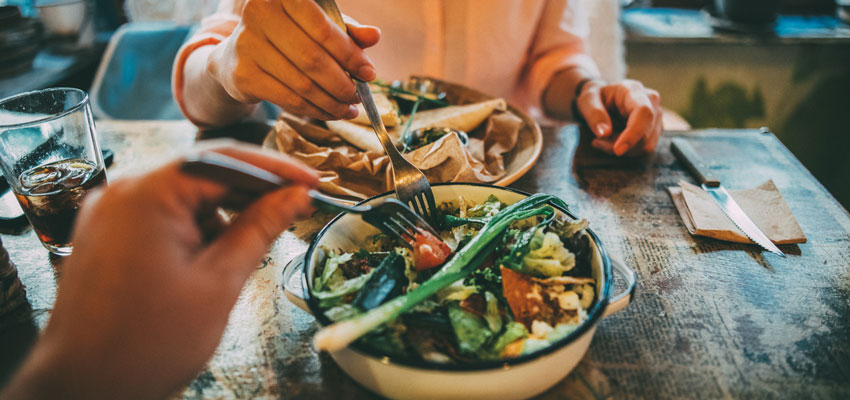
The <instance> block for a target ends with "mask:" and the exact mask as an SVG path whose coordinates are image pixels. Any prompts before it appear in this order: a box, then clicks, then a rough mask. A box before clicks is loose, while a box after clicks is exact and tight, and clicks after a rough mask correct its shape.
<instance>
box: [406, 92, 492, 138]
mask: <svg viewBox="0 0 850 400" xmlns="http://www.w3.org/2000/svg"><path fill="white" fill-rule="evenodd" d="M506 108H507V105H506V104H505V100H504V99H492V100H487V101H482V102H480V103H472V104H467V105H464V106H448V107H443V108H437V109H434V110H427V111H422V112H418V113H416V115H415V116H414V117H413V123H412V124H411V130H416V129H421V128H450V129H457V130H461V131H464V132H470V131H472V130H473V129H475V128H476V127H478V125H481V123H482V122H484V120H486V119H487V117H489V116H490V114H492V113H493V111H496V110H498V111H504V110H505V109H506Z"/></svg>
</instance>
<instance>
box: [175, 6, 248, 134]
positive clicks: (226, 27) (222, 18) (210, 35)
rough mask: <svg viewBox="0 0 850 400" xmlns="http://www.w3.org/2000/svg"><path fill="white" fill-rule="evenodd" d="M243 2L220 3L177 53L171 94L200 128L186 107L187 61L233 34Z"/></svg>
mask: <svg viewBox="0 0 850 400" xmlns="http://www.w3.org/2000/svg"><path fill="white" fill-rule="evenodd" d="M242 3H243V2H242V0H222V1H221V2H220V3H219V7H218V10H217V11H216V13H215V14H213V15H210V16H208V17H206V18H204V20H203V21H201V27H200V29H198V31H197V32H195V34H194V35H192V37H191V38H189V40H188V41H186V43H184V44H183V46H182V47H181V48H180V50H179V51H178V52H177V57H175V59H174V67H173V68H172V79H171V92H172V93H173V94H174V100H176V101H177V105H178V106H180V111H182V112H183V115H184V116H186V119H188V120H189V121H191V122H192V123H194V124H195V125H198V126H200V125H201V124H200V123H199V122H198V121H195V120H194V119H193V118H192V117H191V116H190V115H189V114H188V113H187V112H186V107H185V102H184V100H185V98H184V95H183V88H184V84H185V79H184V78H185V75H184V69H185V67H186V60H187V59H188V58H189V55H191V54H192V52H193V51H195V50H197V49H198V48H200V47H203V46H207V45H216V44H219V43H221V42H222V41H223V40H224V39H226V38H227V37H228V36H230V34H231V33H233V30H234V29H235V28H236V25H238V24H239V10H241V8H242Z"/></svg>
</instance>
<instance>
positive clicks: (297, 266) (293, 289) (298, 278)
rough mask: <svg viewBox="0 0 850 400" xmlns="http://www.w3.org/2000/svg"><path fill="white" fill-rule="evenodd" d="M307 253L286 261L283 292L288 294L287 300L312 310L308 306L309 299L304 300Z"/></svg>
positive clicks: (299, 306) (306, 309)
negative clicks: (305, 257)
mask: <svg viewBox="0 0 850 400" xmlns="http://www.w3.org/2000/svg"><path fill="white" fill-rule="evenodd" d="M305 255H306V253H301V254H299V255H297V256H295V257H294V258H293V259H291V260H289V262H288V263H286V266H285V267H283V293H284V294H286V298H287V300H289V302H290V303H292V304H294V305H295V306H296V307H298V308H300V309H302V310H304V311H306V312H308V313H309V312H310V307H308V306H307V301H306V300H304V286H303V284H302V282H304V279H303V278H302V276H303V275H304V268H303V266H304V256H305Z"/></svg>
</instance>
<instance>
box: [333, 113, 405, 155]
mask: <svg viewBox="0 0 850 400" xmlns="http://www.w3.org/2000/svg"><path fill="white" fill-rule="evenodd" d="M326 124H327V125H328V129H330V130H331V131H333V132H336V134H337V135H339V137H341V138H343V139H345V141H346V142H348V143H350V144H351V145H352V146H354V147H356V148H358V149H360V150H365V151H371V152H373V153H378V154H383V153H384V146H382V145H381V142H380V141H379V140H378V135H376V134H375V131H374V130H372V126H371V125H369V126H364V125H360V124H355V123H353V122H350V121H327V122H326ZM387 133H389V134H390V138H391V139H392V140H393V143H395V144H398V142H399V140H400V139H399V138H400V137H401V127H400V126H396V127H394V128H392V129H390V128H387Z"/></svg>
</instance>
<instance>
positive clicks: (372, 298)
mask: <svg viewBox="0 0 850 400" xmlns="http://www.w3.org/2000/svg"><path fill="white" fill-rule="evenodd" d="M432 188H433V192H434V196H435V198H436V200H437V203H438V204H439V207H440V208H441V211H442V213H443V216H442V218H441V220H440V224H439V226H438V227H436V229H435V230H436V234H437V235H436V236H435V235H432V234H429V233H427V232H424V231H423V232H417V233H416V234H414V235H411V237H409V238H407V239H408V240H398V239H392V238H390V237H387V236H385V235H382V234H381V233H380V232H379V231H378V230H377V229H375V228H373V227H372V226H371V225H368V224H367V223H365V222H364V221H363V220H362V219H361V218H360V217H359V216H357V215H352V214H343V215H339V216H337V217H336V218H334V219H333V220H332V221H331V222H330V223H328V224H327V225H326V226H325V227H324V228H323V229H322V230H321V231H320V232H319V233H318V235H317V237H316V239H315V240H314V241H313V243H312V244H311V245H310V248H309V249H308V251H307V253H306V255H305V256H304V257H303V259H297V260H294V261H293V262H291V263H290V264H289V265H288V266H287V267H286V268H285V271H284V285H285V289H286V294H287V297H288V298H289V299H290V300H291V301H293V303H295V304H296V305H299V306H301V307H302V308H304V309H305V310H307V311H308V312H310V313H312V314H313V315H314V316H315V317H316V319H317V320H318V322H319V323H320V324H321V325H322V328H321V329H320V331H319V332H318V333H317V334H316V337H315V344H316V346H317V347H318V348H319V349H320V350H327V351H329V352H330V354H331V356H332V357H333V358H334V360H335V361H336V362H337V364H339V365H340V367H342V369H343V370H344V371H345V372H346V373H348V374H349V375H350V376H351V377H353V378H354V379H355V380H357V381H358V382H359V383H361V384H362V385H364V386H365V387H367V388H369V389H371V390H373V391H374V392H376V393H378V394H381V395H383V396H387V397H390V398H467V399H474V398H489V399H492V398H525V397H530V396H533V395H535V394H538V393H540V392H542V391H544V390H546V389H547V388H549V387H551V386H552V385H554V384H555V383H557V382H558V381H559V380H561V379H563V378H564V377H565V376H566V375H567V374H569V372H570V371H571V370H572V369H573V368H574V367H575V365H576V364H578V362H579V361H580V360H581V358H582V356H583V355H584V353H585V352H586V350H587V347H588V346H589V345H590V341H591V339H592V336H593V333H594V332H595V329H596V325H597V323H598V322H599V320H600V319H601V318H602V317H604V316H605V315H608V314H610V313H612V312H615V311H617V310H619V309H621V308H623V307H625V306H626V305H627V304H628V303H629V301H630V299H631V296H632V293H633V292H634V286H635V274H634V272H633V271H632V270H630V269H628V268H627V267H625V266H623V265H622V264H620V263H616V262H612V261H611V259H610V258H609V257H608V255H607V253H606V252H605V250H604V247H603V245H602V243H601V242H600V241H599V238H598V237H597V236H596V235H595V234H594V233H593V232H592V230H591V229H590V228H589V226H588V225H589V224H588V222H587V221H586V220H584V219H580V218H576V217H575V216H573V215H572V214H570V213H569V211H568V209H567V207H566V204H565V203H564V202H563V201H562V200H560V199H559V198H557V197H555V196H551V195H543V194H537V195H529V194H527V193H523V192H520V191H517V190H514V189H510V188H501V187H496V186H493V185H486V184H471V183H447V184H436V185H433V186H432ZM392 195H393V193H392V192H389V193H385V194H383V195H379V196H376V197H373V198H371V199H368V200H365V201H364V202H363V204H369V203H370V202H374V203H377V202H380V201H382V199H383V198H385V197H388V196H392ZM615 271H616V272H617V274H618V275H621V276H622V277H623V278H624V280H625V281H626V282H627V284H626V287H625V289H623V290H619V291H617V292H618V293H616V295H612V292H615V289H614V287H613V274H614V272H615ZM494 396H495V397H494Z"/></svg>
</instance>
